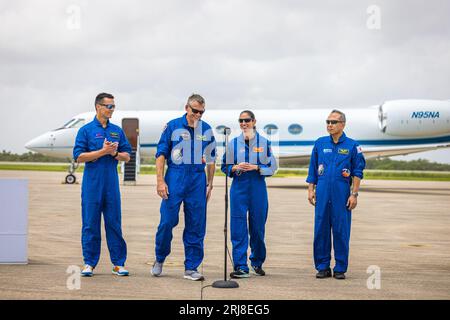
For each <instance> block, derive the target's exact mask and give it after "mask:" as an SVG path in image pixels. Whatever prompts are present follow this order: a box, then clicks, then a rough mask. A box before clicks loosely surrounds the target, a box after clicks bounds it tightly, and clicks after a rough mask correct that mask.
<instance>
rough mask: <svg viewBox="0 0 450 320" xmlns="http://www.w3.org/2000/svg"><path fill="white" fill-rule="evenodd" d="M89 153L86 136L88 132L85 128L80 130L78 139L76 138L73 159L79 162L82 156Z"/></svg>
mask: <svg viewBox="0 0 450 320" xmlns="http://www.w3.org/2000/svg"><path fill="white" fill-rule="evenodd" d="M88 151H89V149H88V138H87V135H86V130H85V129H84V128H80V130H78V133H77V137H76V138H75V145H74V147H73V154H72V155H73V159H74V160H75V161H77V160H78V157H79V156H80V154H82V153H84V152H88Z"/></svg>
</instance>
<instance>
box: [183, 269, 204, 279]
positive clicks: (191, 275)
mask: <svg viewBox="0 0 450 320" xmlns="http://www.w3.org/2000/svg"><path fill="white" fill-rule="evenodd" d="M184 278H185V279H189V280H192V281H202V280H205V277H203V276H202V274H201V273H200V272H198V271H195V270H186V271H185V272H184Z"/></svg>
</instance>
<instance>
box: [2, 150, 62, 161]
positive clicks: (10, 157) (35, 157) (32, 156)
mask: <svg viewBox="0 0 450 320" xmlns="http://www.w3.org/2000/svg"><path fill="white" fill-rule="evenodd" d="M0 161H12V162H69V161H70V159H69V158H67V159H61V158H55V157H49V156H44V155H42V154H39V153H34V152H27V153H22V154H16V153H11V152H9V151H5V150H3V151H2V153H0Z"/></svg>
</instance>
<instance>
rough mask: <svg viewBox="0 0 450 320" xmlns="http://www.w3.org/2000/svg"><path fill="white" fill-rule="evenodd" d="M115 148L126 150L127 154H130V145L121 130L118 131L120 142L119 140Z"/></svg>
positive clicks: (120, 150) (121, 150)
mask: <svg viewBox="0 0 450 320" xmlns="http://www.w3.org/2000/svg"><path fill="white" fill-rule="evenodd" d="M117 150H118V151H119V152H127V153H128V154H131V151H132V150H131V145H130V143H129V142H128V139H127V137H126V136H125V133H124V132H123V131H122V130H121V132H120V142H119V148H118V149H117Z"/></svg>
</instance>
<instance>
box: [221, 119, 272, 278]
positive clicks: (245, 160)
mask: <svg viewBox="0 0 450 320" xmlns="http://www.w3.org/2000/svg"><path fill="white" fill-rule="evenodd" d="M255 124H256V119H255V115H254V114H253V112H252V111H250V110H245V111H242V112H241V114H240V116H239V125H240V128H241V130H242V134H241V135H240V136H239V137H236V138H234V139H233V140H232V141H231V142H230V144H229V146H228V148H227V151H226V153H225V154H224V155H223V159H222V171H223V172H224V173H225V174H227V175H228V176H229V177H231V178H233V183H232V185H231V190H230V200H231V201H230V233H231V243H232V244H233V264H234V271H233V272H231V274H230V277H231V278H248V277H249V276H250V274H249V268H248V265H247V250H248V243H249V235H250V248H251V254H250V262H251V266H252V271H253V273H254V274H255V275H258V276H264V275H265V271H264V270H263V269H262V265H263V263H264V261H265V260H266V245H265V242H264V235H265V225H266V221H267V213H268V208H269V202H268V198H267V187H266V181H265V177H269V176H272V175H273V174H274V173H275V171H276V170H277V162H276V160H275V157H274V156H273V154H272V150H271V145H270V142H269V141H268V140H267V139H265V138H264V137H263V136H261V135H260V134H259V133H258V132H257V131H256V127H255ZM247 220H248V223H247Z"/></svg>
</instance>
